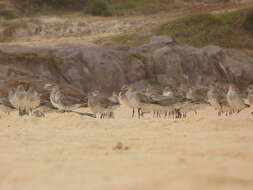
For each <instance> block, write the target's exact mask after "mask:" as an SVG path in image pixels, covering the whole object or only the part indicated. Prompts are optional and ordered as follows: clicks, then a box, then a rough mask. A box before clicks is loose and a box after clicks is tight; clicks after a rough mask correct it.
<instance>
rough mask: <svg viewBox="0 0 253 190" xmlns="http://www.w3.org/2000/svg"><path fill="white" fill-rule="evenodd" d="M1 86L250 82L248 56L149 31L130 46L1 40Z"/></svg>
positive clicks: (252, 65) (82, 88)
mask: <svg viewBox="0 0 253 190" xmlns="http://www.w3.org/2000/svg"><path fill="white" fill-rule="evenodd" d="M0 71H1V72H0V80H1V83H0V87H1V89H2V91H4V92H1V93H3V94H6V93H7V92H8V89H9V88H11V87H13V86H15V85H17V84H18V83H20V82H24V83H34V84H35V85H37V86H38V88H39V89H41V90H42V91H43V86H44V85H45V83H48V82H54V83H58V84H61V85H63V86H66V87H68V89H69V92H70V93H73V91H75V90H73V89H76V91H78V92H80V93H81V92H82V93H85V92H88V91H89V90H91V89H95V88H99V89H102V90H103V91H105V92H108V93H110V92H112V91H113V90H119V89H120V88H121V86H122V85H123V84H125V83H136V84H144V83H149V82H151V83H156V84H159V85H162V86H165V85H172V86H178V85H181V84H186V85H208V84H210V83H213V82H221V83H226V82H232V81H234V82H237V83H240V84H242V85H248V84H249V83H253V75H252V73H253V58H252V57H250V56H247V55H246V54H244V53H242V52H240V51H237V50H230V49H223V48H220V47H217V46H208V47H205V48H194V47H190V46H179V45H177V44H176V43H175V41H174V40H173V39H171V38H169V37H164V36H160V37H157V36H156V37H153V38H151V39H150V41H149V42H147V43H146V44H144V45H142V46H140V47H135V48H128V47H98V46H82V45H78V46H77V45H75V46H74V45H58V46H41V47H23V46H22V47H21V46H0Z"/></svg>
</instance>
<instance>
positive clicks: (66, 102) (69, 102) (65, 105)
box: [50, 86, 82, 111]
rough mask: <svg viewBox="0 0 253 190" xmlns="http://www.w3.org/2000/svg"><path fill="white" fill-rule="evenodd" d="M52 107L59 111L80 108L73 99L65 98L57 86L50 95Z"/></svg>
mask: <svg viewBox="0 0 253 190" xmlns="http://www.w3.org/2000/svg"><path fill="white" fill-rule="evenodd" d="M50 101H51V103H52V105H53V106H54V107H55V108H57V109H59V110H61V111H73V110H75V109H78V108H80V107H81V106H82V104H79V103H77V101H76V100H74V98H72V97H69V96H65V95H64V94H63V92H61V89H60V87H59V86H55V87H54V88H53V89H52V91H51V93H50Z"/></svg>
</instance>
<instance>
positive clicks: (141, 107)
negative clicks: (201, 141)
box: [1, 84, 253, 119]
mask: <svg viewBox="0 0 253 190" xmlns="http://www.w3.org/2000/svg"><path fill="white" fill-rule="evenodd" d="M44 88H45V89H47V90H48V91H49V97H48V99H49V100H50V104H51V107H52V109H53V110H55V111H56V110H58V112H60V113H61V112H74V113H81V112H76V111H75V110H76V109H78V108H81V107H89V109H90V111H91V112H92V114H88V113H87V114H84V115H88V116H91V117H94V118H96V117H97V116H98V117H99V118H114V111H115V110H116V109H118V108H119V106H120V105H125V106H127V107H129V108H131V109H132V118H133V117H136V116H135V115H136V114H137V117H138V118H142V117H144V115H145V114H147V113H152V114H153V117H154V118H155V117H156V118H166V117H171V118H173V119H180V118H185V117H187V113H189V112H195V114H197V111H198V110H199V109H202V108H205V107H207V106H212V107H213V108H214V109H215V110H216V111H217V112H218V116H222V115H225V116H230V115H232V114H235V113H240V112H241V111H242V110H243V109H245V108H248V107H250V105H251V106H253V85H250V86H249V87H248V88H247V90H246V91H244V93H243V92H242V91H240V90H239V89H238V88H237V87H236V85H234V84H229V85H216V84H212V85H210V86H208V87H203V86H202V87H198V88H197V87H191V88H187V90H182V89H179V88H178V89H176V88H174V87H169V86H168V87H164V88H157V87H154V86H149V87H147V88H143V89H139V90H137V89H136V88H134V87H132V86H131V85H124V86H123V87H122V88H121V90H120V91H119V93H113V95H112V96H106V95H104V94H103V93H101V92H99V91H98V90H93V91H91V92H89V93H88V94H87V96H86V102H84V100H83V99H81V98H80V99H77V98H74V97H71V96H70V95H66V94H64V93H63V91H62V88H61V87H60V86H59V85H55V84H46V85H45V87H44ZM7 99H8V101H9V105H10V106H9V107H8V109H9V110H18V111H19V115H20V116H24V115H33V116H38V117H44V116H45V113H43V112H42V111H39V109H38V108H40V106H42V96H41V94H40V93H39V92H38V91H37V90H36V89H35V88H34V87H33V86H32V85H30V86H28V87H27V88H25V87H24V85H23V84H19V85H18V86H17V87H15V88H12V89H11V90H10V91H9V94H8V98H7ZM87 100H88V101H87ZM245 100H246V101H247V103H248V104H246V103H245ZM1 104H2V105H1V106H5V108H7V104H5V105H3V101H2V102H1Z"/></svg>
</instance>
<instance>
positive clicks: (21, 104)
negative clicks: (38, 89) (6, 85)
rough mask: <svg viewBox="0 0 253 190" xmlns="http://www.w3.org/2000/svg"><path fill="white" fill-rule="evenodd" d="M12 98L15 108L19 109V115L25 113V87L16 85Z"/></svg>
mask: <svg viewBox="0 0 253 190" xmlns="http://www.w3.org/2000/svg"><path fill="white" fill-rule="evenodd" d="M14 97H15V98H14V99H13V100H12V101H13V102H14V105H16V108H17V109H18V110H19V115H20V116H23V115H27V114H28V113H27V112H26V98H27V92H26V91H25V88H24V86H23V85H22V84H20V85H18V87H17V88H16V91H15V95H14Z"/></svg>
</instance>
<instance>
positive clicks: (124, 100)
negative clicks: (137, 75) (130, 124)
mask: <svg viewBox="0 0 253 190" xmlns="http://www.w3.org/2000/svg"><path fill="white" fill-rule="evenodd" d="M128 88H129V87H128V86H127V85H124V86H123V87H122V88H121V91H120V93H119V102H120V104H121V105H125V106H127V107H129V108H130V109H132V110H133V112H132V118H133V117H134V114H135V109H137V110H138V112H139V109H140V108H139V107H136V105H135V104H133V102H132V101H130V99H129V93H128Z"/></svg>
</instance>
